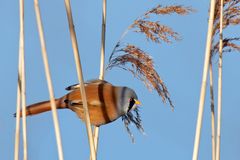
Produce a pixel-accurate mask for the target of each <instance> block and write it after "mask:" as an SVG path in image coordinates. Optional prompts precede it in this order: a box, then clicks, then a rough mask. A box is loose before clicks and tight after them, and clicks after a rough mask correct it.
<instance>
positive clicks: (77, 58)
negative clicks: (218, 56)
mask: <svg viewBox="0 0 240 160" xmlns="http://www.w3.org/2000/svg"><path fill="white" fill-rule="evenodd" d="M65 7H66V11H67V17H68V23H69V30H70V36H71V41H72V47H73V53H74V58H75V63H76V69H77V75H78V80H79V84H80V93H81V95H82V100H83V109H84V115H85V124H86V128H87V133H88V141H89V145H90V152H91V156H92V160H96V152H95V147H94V141H93V133H92V128H91V124H90V117H89V112H88V106H87V98H86V93H85V88H84V80H83V73H82V66H81V62H80V56H79V51H78V45H77V38H76V33H75V30H74V26H73V18H72V11H71V4H70V1H69V0H65Z"/></svg>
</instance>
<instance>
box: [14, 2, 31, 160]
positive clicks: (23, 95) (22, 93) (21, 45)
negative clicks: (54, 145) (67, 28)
mask: <svg viewBox="0 0 240 160" xmlns="http://www.w3.org/2000/svg"><path fill="white" fill-rule="evenodd" d="M19 15H20V35H19V58H20V60H19V61H20V62H19V66H20V68H19V73H20V77H19V82H20V87H19V89H20V90H19V92H20V97H21V100H20V101H21V106H22V111H23V115H22V129H23V159H24V160H27V159H28V151H27V148H28V147H27V122H26V80H25V54H24V0H20V1H19ZM18 101H19V100H18ZM19 112H20V111H19ZM18 123H19V122H18ZM18 125H19V124H18ZM17 143H19V142H17ZM16 145H17V144H16ZM16 156H17V155H16Z"/></svg>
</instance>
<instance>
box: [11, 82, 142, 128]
mask: <svg viewBox="0 0 240 160" xmlns="http://www.w3.org/2000/svg"><path fill="white" fill-rule="evenodd" d="M79 87H80V85H79V84H75V85H71V86H69V87H67V88H66V90H68V91H70V92H69V93H67V94H66V95H64V96H62V97H60V98H57V99H55V103H56V108H57V109H70V110H72V111H73V112H75V113H76V114H77V116H78V117H79V118H80V119H81V120H83V121H85V115H84V109H83V100H82V96H81V93H80V90H79ZM84 87H85V92H86V99H87V104H88V111H89V117H90V123H91V125H94V126H98V127H99V126H101V125H105V124H108V123H111V122H113V121H115V120H117V119H118V118H119V117H122V116H124V115H127V114H128V113H130V112H131V111H133V110H136V108H137V107H138V106H139V105H140V104H141V102H140V101H139V100H138V97H137V94H136V93H135V91H134V90H133V89H131V88H129V87H125V86H114V85H112V84H111V83H109V82H107V81H105V80H100V79H94V80H90V81H86V82H85V83H84ZM50 110H51V104H50V101H49V100H48V101H42V102H38V103H35V104H31V105H29V106H27V107H26V116H33V115H37V114H40V113H43V112H47V111H50ZM22 115H23V111H22V110H21V111H20V117H22ZM14 116H15V117H16V113H15V114H14Z"/></svg>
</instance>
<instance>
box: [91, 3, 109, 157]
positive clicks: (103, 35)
mask: <svg viewBox="0 0 240 160" xmlns="http://www.w3.org/2000/svg"><path fill="white" fill-rule="evenodd" d="M102 4H103V7H102V32H101V53H100V55H101V59H100V74H99V79H101V80H104V71H105V65H104V64H105V63H104V62H105V42H106V6H107V1H106V0H103V1H102ZM99 131H100V128H99V127H96V126H95V127H94V133H93V137H94V146H95V151H96V155H97V150H98V139H99ZM91 159H92V158H91V156H90V160H91Z"/></svg>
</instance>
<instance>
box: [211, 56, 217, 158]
mask: <svg viewBox="0 0 240 160" xmlns="http://www.w3.org/2000/svg"><path fill="white" fill-rule="evenodd" d="M209 80H210V96H211V126H212V160H215V155H216V151H215V147H216V146H215V112H214V91H213V69H212V61H211V60H210V65H209Z"/></svg>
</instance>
